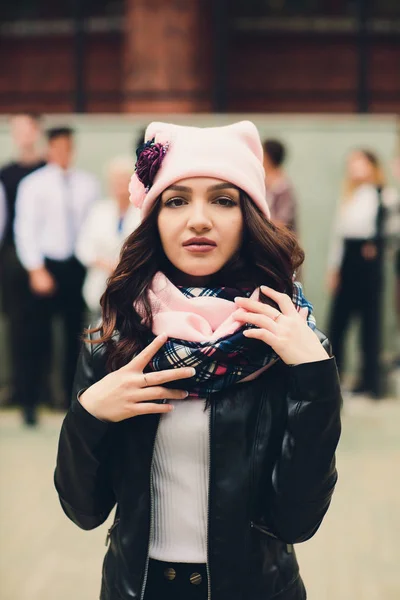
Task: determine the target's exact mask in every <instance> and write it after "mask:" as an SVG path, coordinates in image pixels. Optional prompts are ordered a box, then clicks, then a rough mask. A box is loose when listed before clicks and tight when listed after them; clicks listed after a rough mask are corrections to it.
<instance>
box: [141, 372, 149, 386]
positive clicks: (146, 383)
mask: <svg viewBox="0 0 400 600" xmlns="http://www.w3.org/2000/svg"><path fill="white" fill-rule="evenodd" d="M143 379H144V385H143V386H142V387H147V386H148V385H149V384H148V382H147V379H146V375H145V374H144V373H143Z"/></svg>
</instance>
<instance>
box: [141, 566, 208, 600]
mask: <svg viewBox="0 0 400 600" xmlns="http://www.w3.org/2000/svg"><path fill="white" fill-rule="evenodd" d="M207 596H208V584H207V568H206V565H205V564H186V563H166V562H161V561H158V560H150V561H149V571H148V576H147V583H146V593H145V595H144V600H207Z"/></svg>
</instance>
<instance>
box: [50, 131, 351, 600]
mask: <svg viewBox="0 0 400 600" xmlns="http://www.w3.org/2000/svg"><path fill="white" fill-rule="evenodd" d="M146 139H147V140H148V141H147V142H146V144H145V145H144V146H142V148H141V149H140V151H139V153H138V159H137V164H136V169H135V173H134V175H133V177H132V181H131V185H130V190H131V196H132V202H133V204H134V205H135V206H137V207H138V208H140V209H141V219H142V221H141V224H140V225H139V227H137V229H136V230H135V231H134V232H133V233H132V234H131V235H130V236H129V237H128V239H127V240H126V242H125V244H124V246H123V250H122V252H121V257H120V261H119V263H118V266H117V267H116V269H115V271H114V272H113V274H112V275H111V277H110V279H109V280H108V283H107V289H106V291H105V293H104V296H103V299H102V322H101V323H100V324H99V325H98V327H95V328H93V329H91V330H89V331H86V335H85V343H84V345H83V348H82V352H81V355H80V359H79V363H78V367H77V373H76V378H75V384H74V397H73V399H72V403H71V407H70V409H69V411H68V413H67V415H66V417H65V419H64V422H63V426H62V430H61V434H60V440H59V450H58V456H57V466H56V471H55V477H54V482H55V486H56V489H57V491H58V494H59V498H60V502H61V505H62V508H63V510H64V511H65V513H66V515H67V516H68V517H69V518H70V519H71V520H72V521H73V522H74V523H76V524H77V525H78V526H80V527H81V528H83V529H94V528H95V527H98V526H100V525H101V524H102V523H104V521H105V520H106V519H107V518H108V516H109V514H110V512H111V511H112V510H113V508H114V507H115V505H116V513H115V519H114V523H113V525H112V527H111V528H110V530H109V532H108V535H107V542H106V543H107V544H108V542H110V547H109V549H108V551H107V555H106V557H105V560H104V565H103V570H102V587H101V592H100V595H101V598H102V600H117V599H120V598H137V599H139V598H140V599H144V600H160V599H173V600H192V599H193V600H194V599H196V600H207V598H210V597H211V598H215V599H216V598H224V599H229V600H243V599H245V600H256V599H257V600H259V599H260V598H272V597H276V598H278V597H279V599H280V600H294V599H296V600H305V598H306V592H305V588H304V585H303V582H302V579H301V577H300V575H299V567H298V564H297V559H296V554H295V551H294V549H293V546H292V544H294V543H296V542H300V541H304V540H306V539H308V538H310V537H312V536H313V535H314V533H315V532H316V531H317V529H318V528H319V526H320V524H321V522H322V520H323V518H324V515H325V513H326V511H327V510H328V507H329V504H330V499H331V496H332V493H333V490H334V488H335V484H336V480H337V473H336V468H335V450H336V446H337V443H338V440H339V436H340V405H341V394H340V386H339V379H338V374H337V369H336V365H335V359H334V358H332V357H330V356H329V354H328V352H327V351H326V348H329V342H328V340H327V339H326V337H325V336H324V335H323V334H321V333H320V332H317V331H316V330H315V320H314V318H313V316H312V307H311V305H310V304H309V303H308V302H307V300H306V299H305V298H304V295H303V293H302V288H301V285H300V284H298V283H297V282H294V281H293V271H294V270H295V268H296V266H297V265H298V263H300V262H302V260H303V259H304V253H303V251H302V250H301V249H300V247H299V245H298V243H297V241H296V239H295V237H294V236H293V235H292V234H291V233H290V232H289V231H287V230H286V229H278V228H277V227H276V226H275V225H274V224H273V223H272V222H271V221H270V213H269V208H268V204H267V198H266V189H265V173H264V170H263V166H262V158H263V153H262V146H261V140H260V138H259V134H258V132H257V130H256V128H255V126H254V124H253V123H250V122H248V121H247V122H242V123H236V124H234V125H230V126H227V127H211V128H204V129H199V128H197V127H183V126H176V125H171V124H166V123H152V124H151V125H149V128H148V130H147V134H146ZM264 284H265V285H264ZM267 285H268V286H269V287H266V286H267ZM260 286H261V287H260ZM278 357H279V360H278ZM167 399H168V400H167ZM173 409H174V410H173ZM244 590H245V592H244Z"/></svg>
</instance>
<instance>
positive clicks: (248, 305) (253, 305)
mask: <svg viewBox="0 0 400 600" xmlns="http://www.w3.org/2000/svg"><path fill="white" fill-rule="evenodd" d="M235 303H236V304H237V305H238V306H240V308H244V309H245V310H248V311H249V312H255V313H263V314H264V315H267V316H268V317H271V318H272V319H276V318H277V317H278V316H279V315H280V314H281V313H280V311H279V310H277V309H276V308H274V307H273V306H269V304H263V303H262V302H258V301H257V300H250V299H249V298H241V297H238V298H235Z"/></svg>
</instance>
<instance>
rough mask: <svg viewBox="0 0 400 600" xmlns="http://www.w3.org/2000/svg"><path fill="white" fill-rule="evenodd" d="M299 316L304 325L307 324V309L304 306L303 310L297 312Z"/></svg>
mask: <svg viewBox="0 0 400 600" xmlns="http://www.w3.org/2000/svg"><path fill="white" fill-rule="evenodd" d="M299 315H300V316H301V318H302V319H303V321H304V322H305V323H307V319H308V308H307V307H306V306H304V307H303V308H301V309H300V310H299Z"/></svg>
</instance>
